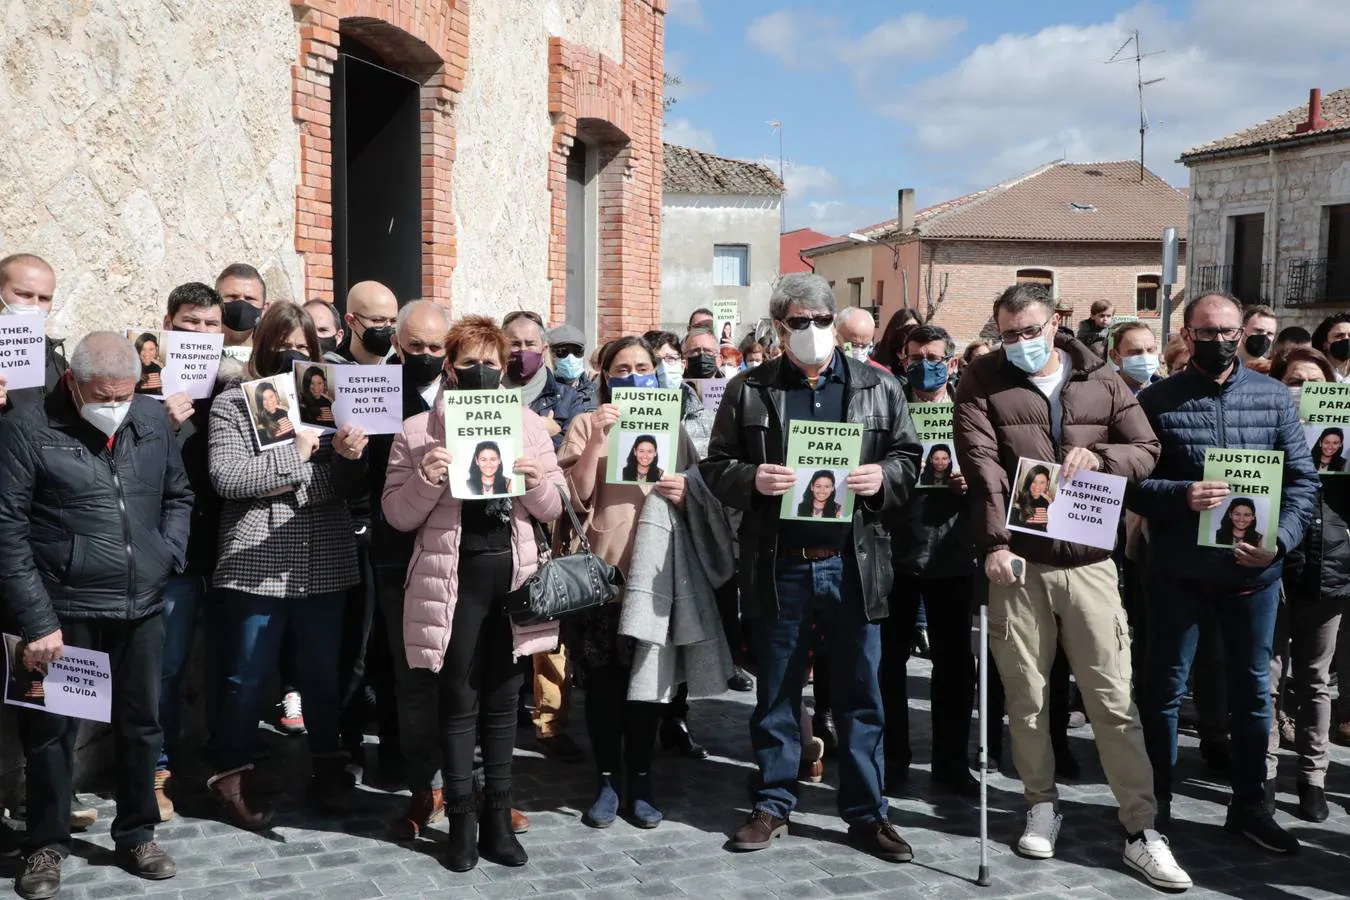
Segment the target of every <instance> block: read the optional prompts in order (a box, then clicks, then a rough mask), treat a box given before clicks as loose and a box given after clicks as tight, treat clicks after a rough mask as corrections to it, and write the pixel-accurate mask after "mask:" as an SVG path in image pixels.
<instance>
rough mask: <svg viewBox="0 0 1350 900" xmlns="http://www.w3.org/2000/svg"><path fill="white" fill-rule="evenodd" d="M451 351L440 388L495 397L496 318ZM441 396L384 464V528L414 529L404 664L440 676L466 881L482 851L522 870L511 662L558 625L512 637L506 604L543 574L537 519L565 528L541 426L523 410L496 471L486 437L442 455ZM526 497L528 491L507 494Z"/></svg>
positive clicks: (463, 330) (459, 856) (499, 366)
mask: <svg viewBox="0 0 1350 900" xmlns="http://www.w3.org/2000/svg"><path fill="white" fill-rule="evenodd" d="M445 346H446V360H447V361H448V363H449V365H448V366H447V368H446V377H445V381H446V383H445V388H444V390H445V391H449V390H455V389H464V390H475V389H477V390H482V389H496V388H498V387H500V384H501V373H502V370H503V369H505V368H506V360H507V353H508V345H507V342H506V337H505V335H504V334H503V333H502V331H501V329H500V328H498V327H497V326H496V325H495V324H494V323H493V321H492V320H491V319H489V318H486V317H483V316H468V317H466V318H464V319H461V320H460V321H459V322H457V323H456V324H455V325H454V327H453V328H451V329H450V332H449V334H447V335H446V338H445ZM442 398H443V394H442V395H441V396H440V397H438V402H437V403H435V404H434V405H433V407H432V409H431V411H430V412H427V413H423V414H422V415H420V416H414V417H413V418H411V419H408V420H407V421H406V422H404V423H403V433H402V434H401V435H399V436H398V438H396V439H395V441H394V446H393V450H392V451H391V453H390V456H389V472H388V479H387V480H386V482H385V489H384V497H383V507H384V514H385V518H386V519H387V521H388V522H389V524H390V525H392V526H393V527H394V528H397V529H399V530H400V531H416V532H417V543H416V546H415V548H414V550H413V557H412V562H411V563H409V565H408V575H407V581H406V583H405V588H404V598H403V644H404V648H405V651H406V653H407V656H408V665H409V667H410V668H413V669H430V670H431V671H432V672H434V673H437V675H438V680H439V686H440V722H439V726H440V731H441V736H442V766H443V771H444V778H445V806H446V812H447V814H448V816H449V820H450V840H449V846H448V847H447V849H446V865H447V866H449V868H451V869H453V870H454V871H457V872H464V871H468V870H469V869H472V868H473V867H474V866H475V865H477V863H478V855H479V853H480V852H481V853H482V855H483V856H486V857H487V858H489V859H491V860H493V861H494V862H498V863H501V864H503V865H511V866H523V865H525V863H526V861H527V857H526V855H525V850H524V848H522V847H521V846H520V842H519V841H518V840H517V839H516V837H515V835H514V834H513V833H512V831H511V799H510V798H511V757H512V754H513V753H514V751H515V737H516V698H517V696H518V695H519V694H520V688H521V683H522V678H523V674H522V672H521V669H520V667H519V666H518V665H516V660H517V659H518V658H520V657H522V656H528V655H531V654H534V653H539V652H544V651H549V650H552V649H554V647H556V645H557V642H558V628H557V625H555V624H554V625H543V626H537V627H534V628H529V629H521V628H517V627H516V626H514V625H513V624H512V622H511V621H510V619H509V618H508V617H507V615H506V612H505V609H504V606H503V599H504V598H505V596H506V594H508V593H509V592H510V591H512V590H514V589H516V588H518V587H520V586H521V585H522V584H523V583H524V582H525V580H526V579H527V578H529V576H530V575H532V574H533V573H534V572H535V570H536V569H537V568H538V566H539V544H538V540H537V538H536V536H535V534H536V532H535V528H534V524H533V522H532V521H531V519H533V520H534V521H537V522H541V523H548V522H552V521H553V520H555V519H557V518H558V516H559V515H560V514H561V513H562V509H563V505H562V497H563V495H562V493H561V491H562V490H564V489H565V482H564V480H563V475H562V471H561V470H560V469H559V468H558V460H557V457H556V456H555V455H554V452H553V441H552V440H551V439H550V437H549V435H548V432H547V430H546V429H545V428H544V424H543V420H541V419H540V418H539V417H538V416H536V415H535V414H534V413H533V412H531V411H530V410H529V409H527V408H524V407H523V406H522V415H523V419H524V423H523V424H524V428H523V443H524V447H523V448H522V449H521V451H520V455H518V456H516V457H515V458H514V462H512V460H511V455H512V454H511V449H512V448H510V447H509V444H508V443H506V442H502V443H501V444H500V446H495V452H496V460H495V461H493V460H490V459H488V456H490V454H487V455H483V454H482V452H481V451H483V449H484V448H483V447H482V445H481V443H482V442H480V440H479V439H478V438H472V439H466V441H467V444H468V446H467V447H466V446H463V445H462V444H463V443H464V442H460V441H453V442H452V443H451V446H452V449H451V450H447V449H446V435H445V431H446V425H445V405H444V402H443V399H442ZM456 455H458V456H460V460H459V462H460V464H459V465H455V464H454V463H455V456H456ZM480 462H481V463H482V467H480V466H479V463H480ZM498 463H500V464H501V470H500V471H498V470H497V469H496V466H497V464H498ZM483 467H486V469H485V468H483ZM488 470H490V473H489V471H488ZM469 473H473V475H474V476H476V477H475V478H474V483H475V484H476V485H477V488H478V490H476V491H474V493H475V494H478V495H479V496H480V497H481V499H473V500H463V501H461V500H457V499H455V498H454V497H453V496H451V491H452V485H451V482H452V481H454V482H455V483H456V484H459V483H460V482H462V481H464V480H465V478H466V476H467V475H469ZM503 475H506V476H507V477H501V476H503ZM520 488H523V489H524V493H523V494H522V495H520V496H511V494H512V493H513V492H514V490H516V489H520ZM494 490H495V491H503V490H504V491H505V494H502V493H498V494H494V493H493V491H494ZM459 493H463V492H459ZM480 709H481V722H482V734H481V736H479V735H478V734H477V732H478V724H479V722H480ZM475 737H479V738H480V740H479V742H480V743H481V746H482V749H483V773H484V780H485V782H486V795H485V799H484V804H483V806H484V809H483V814H482V820H481V822H476V821H475V820H476V819H477V816H476V814H475V804H474V799H473V751H474V743H475Z"/></svg>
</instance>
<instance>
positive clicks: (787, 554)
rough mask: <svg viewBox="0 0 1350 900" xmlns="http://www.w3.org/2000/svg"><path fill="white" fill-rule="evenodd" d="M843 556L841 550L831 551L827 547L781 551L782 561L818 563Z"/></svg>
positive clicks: (796, 548) (795, 548)
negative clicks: (800, 560)
mask: <svg viewBox="0 0 1350 900" xmlns="http://www.w3.org/2000/svg"><path fill="white" fill-rule="evenodd" d="M843 555H844V551H843V550H832V549H830V548H828V547H794V548H793V549H791V550H785V551H783V558H784V559H791V560H798V559H804V560H806V561H807V562H820V561H821V560H822V559H834V558H835V557H836V556H843Z"/></svg>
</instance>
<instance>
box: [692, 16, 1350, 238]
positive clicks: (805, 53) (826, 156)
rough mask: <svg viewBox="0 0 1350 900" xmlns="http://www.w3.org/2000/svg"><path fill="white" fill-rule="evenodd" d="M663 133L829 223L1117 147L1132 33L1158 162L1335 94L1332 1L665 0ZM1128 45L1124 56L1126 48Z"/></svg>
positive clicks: (1347, 77)
mask: <svg viewBox="0 0 1350 900" xmlns="http://www.w3.org/2000/svg"><path fill="white" fill-rule="evenodd" d="M669 3H670V9H669V13H668V15H667V27H666V68H667V71H669V72H671V73H673V74H676V75H678V76H679V77H680V78H681V79H682V80H683V84H682V85H681V86H680V87H677V88H675V89H674V90H673V91H672V92H671V94H672V96H674V97H676V98H677V103H676V104H675V106H674V107H673V108H672V109H671V110H670V111H668V112H667V113H666V122H665V136H666V139H667V140H670V141H673V142H674V143H680V144H686V145H688V146H694V147H699V148H701V149H705V150H710V151H712V152H715V153H720V154H722V155H725V156H731V157H736V158H741V159H756V160H763V161H765V162H768V163H770V164H771V165H772V166H773V167H774V168H775V169H776V168H777V166H778V137H777V136H776V134H775V133H774V130H773V129H772V128H771V127H770V125H769V124H768V123H769V121H770V120H775V119H776V120H780V121H782V123H783V143H784V155H785V157H786V159H787V166H786V170H787V171H786V174H787V183H788V196H787V218H788V227H789V228H794V227H802V226H809V227H813V228H816V229H817V230H821V231H825V232H827V233H831V234H841V233H845V232H847V231H849V230H852V229H854V228H858V227H860V226H864V225H868V224H871V223H873V222H877V221H881V220H883V219H886V218H889V217H891V216H893V215H894V214H895V212H894V210H895V192H896V190H897V189H898V188H901V187H913V188H915V189H916V191H917V202H918V205H919V206H920V207H921V208H922V207H924V206H929V205H932V204H934V203H937V202H940V201H942V200H945V199H948V198H950V197H953V196H957V195H959V194H962V193H966V192H968V191H970V190H976V189H979V188H982V187H987V186H989V185H991V184H995V183H997V182H999V181H1002V180H1004V179H1006V178H1009V177H1012V176H1014V175H1017V174H1020V173H1021V172H1025V171H1027V170H1029V169H1032V168H1035V167H1036V166H1038V165H1040V164H1041V163H1043V162H1047V161H1050V160H1053V159H1058V158H1060V157H1065V158H1067V159H1069V160H1070V161H1072V162H1089V161H1107V160H1116V159H1136V158H1137V157H1138V152H1139V151H1138V144H1139V134H1138V129H1139V112H1138V105H1137V96H1136V92H1135V78H1134V76H1135V73H1134V64H1133V63H1132V62H1130V63H1121V64H1116V65H1107V64H1106V63H1105V61H1106V60H1107V59H1108V58H1109V57H1110V56H1111V54H1112V53H1113V52H1115V51H1116V49H1117V48H1118V47H1120V45H1121V44H1122V43H1124V42H1125V40H1126V39H1127V38H1128V36H1129V33H1130V32H1131V30H1133V29H1136V28H1137V29H1139V30H1140V32H1141V35H1142V43H1143V47H1144V51H1145V52H1150V51H1153V50H1164V51H1166V52H1164V53H1162V54H1160V55H1157V56H1153V57H1150V58H1148V59H1146V60H1144V78H1145V79H1152V78H1163V79H1164V80H1163V81H1162V82H1160V83H1159V84H1156V85H1153V86H1151V87H1148V88H1146V93H1145V104H1146V108H1147V110H1148V117H1149V120H1150V130H1149V134H1148V150H1147V162H1148V165H1149V167H1150V168H1151V169H1153V170H1154V171H1155V172H1157V173H1158V174H1160V175H1162V176H1163V177H1164V178H1166V179H1167V180H1168V181H1170V182H1172V183H1173V184H1176V185H1185V184H1186V181H1187V177H1186V170H1185V168H1184V167H1183V166H1179V165H1177V164H1176V163H1175V162H1174V161H1175V159H1176V158H1177V156H1178V154H1179V153H1180V152H1181V151H1182V150H1184V149H1186V148H1188V147H1192V146H1195V145H1198V144H1202V143H1204V142H1206V141H1209V140H1213V139H1216V138H1219V137H1222V136H1224V135H1226V134H1229V133H1231V132H1233V131H1236V130H1239V129H1241V128H1244V127H1246V126H1248V125H1253V124H1256V123H1257V122H1259V121H1261V120H1263V119H1265V118H1268V117H1270V116H1272V115H1276V114H1278V113H1280V112H1283V111H1284V110H1286V109H1288V108H1290V107H1293V106H1297V105H1299V104H1300V103H1304V102H1306V101H1307V97H1308V89H1309V88H1312V87H1320V88H1322V89H1323V92H1324V93H1327V92H1330V91H1332V90H1336V89H1339V88H1342V87H1350V0H1280V2H1275V0H1172V2H1152V3H1134V4H1131V3H1117V2H1111V0H1076V2H1072V0H1025V2H1020V3H1008V2H1006V0H948V2H945V3H937V2H902V0H846V2H845V0H835V2H832V3H830V2H822V0H814V2H780V0H669ZM1127 53H1132V51H1127Z"/></svg>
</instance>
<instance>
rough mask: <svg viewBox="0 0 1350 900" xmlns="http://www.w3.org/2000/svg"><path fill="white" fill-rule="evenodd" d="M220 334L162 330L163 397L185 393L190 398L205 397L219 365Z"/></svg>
mask: <svg viewBox="0 0 1350 900" xmlns="http://www.w3.org/2000/svg"><path fill="white" fill-rule="evenodd" d="M224 344H225V335H223V334H196V333H194V332H191V331H166V332H164V357H165V359H164V373H163V378H164V396H166V397H168V396H171V395H173V394H187V395H188V397H190V398H192V399H193V400H206V399H207V398H209V397H210V396H211V394H212V392H213V391H214V390H215V387H216V370H217V369H219V368H220V354H221V349H222V348H223V347H224Z"/></svg>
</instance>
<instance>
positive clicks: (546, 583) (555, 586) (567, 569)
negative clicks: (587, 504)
mask: <svg viewBox="0 0 1350 900" xmlns="http://www.w3.org/2000/svg"><path fill="white" fill-rule="evenodd" d="M558 493H559V494H561V495H562V502H563V507H564V508H565V509H566V510H567V515H568V518H570V519H571V520H572V528H573V530H574V531H575V533H576V536H577V541H578V545H577V548H576V549H575V550H573V551H572V552H571V553H564V552H563V551H561V550H559V552H558V553H557V554H551V553H550V551H549V549H548V543H547V541H546V540H544V534H543V531H544V530H543V528H541V527H540V525H539V523H538V522H535V523H534V527H535V533H536V535H537V536H538V537H539V539H540V540H539V554H540V557H539V558H540V563H539V569H538V570H537V571H536V572H535V573H534V574H533V575H531V576H530V577H529V578H528V579H527V580H526V581H525V583H524V584H522V585H521V586H520V587H518V588H516V589H515V590H514V591H512V592H511V593H509V594H507V595H506V613H507V615H509V616H510V617H511V621H513V622H515V623H516V624H517V625H542V624H543V623H545V622H552V621H553V620H555V619H559V618H562V617H563V616H567V615H571V614H573V613H579V612H582V611H583V610H587V609H593V608H595V607H597V606H603V605H604V604H606V603H609V602H611V601H612V600H614V598H615V597H617V596H618V595H619V589H620V588H621V587H623V573H622V572H620V571H619V570H618V569H616V568H615V567H614V566H611V565H610V564H609V563H607V562H605V561H604V560H603V559H601V558H600V557H598V556H596V555H595V554H594V553H592V552H591V545H590V542H589V541H587V540H586V532H585V530H584V529H583V528H582V527H581V522H580V521H579V520H578V519H577V514H576V511H575V510H573V509H572V501H571V500H569V499H568V497H567V492H566V491H564V490H563V489H562V488H559V489H558Z"/></svg>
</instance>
